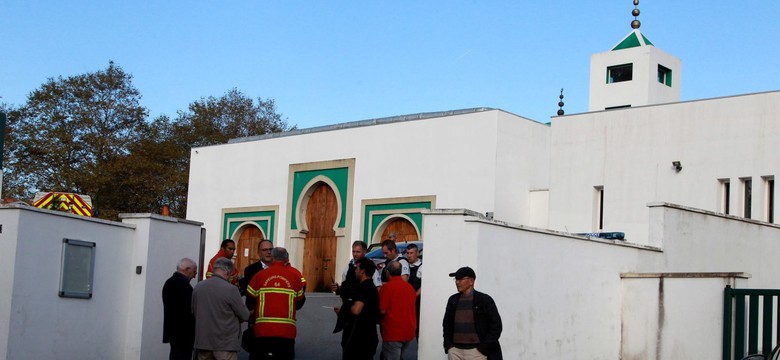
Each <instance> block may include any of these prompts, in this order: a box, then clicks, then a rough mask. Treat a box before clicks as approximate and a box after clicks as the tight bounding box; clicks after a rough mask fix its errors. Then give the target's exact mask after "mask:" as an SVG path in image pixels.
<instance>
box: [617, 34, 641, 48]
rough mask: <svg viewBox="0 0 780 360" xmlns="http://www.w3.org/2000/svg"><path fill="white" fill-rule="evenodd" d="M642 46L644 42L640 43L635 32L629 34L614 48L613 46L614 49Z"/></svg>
mask: <svg viewBox="0 0 780 360" xmlns="http://www.w3.org/2000/svg"><path fill="white" fill-rule="evenodd" d="M637 46H642V44H640V43H639V38H637V37H636V34H635V33H631V34H628V36H626V38H625V39H623V41H621V42H620V44H617V46H615V47H614V48H612V51H615V50H623V49H629V48H632V47H637Z"/></svg>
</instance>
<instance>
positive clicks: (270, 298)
mask: <svg viewBox="0 0 780 360" xmlns="http://www.w3.org/2000/svg"><path fill="white" fill-rule="evenodd" d="M235 249H236V244H235V242H233V241H232V240H225V241H223V242H222V244H221V246H220V250H219V252H218V253H217V255H215V256H214V258H212V259H211V261H210V262H209V265H208V270H207V273H206V279H205V280H204V281H201V282H199V283H198V284H197V285H196V286H195V288H194V289H193V288H192V287H191V286H190V280H192V279H193V278H194V277H195V275H197V264H196V263H195V262H194V261H193V260H191V259H188V258H184V259H181V260H180V261H179V263H178V264H177V266H176V272H175V273H174V274H173V275H172V276H171V277H170V278H169V279H168V280H167V281H166V282H165V285H163V292H162V298H163V310H164V319H163V342H164V343H170V345H171V352H170V356H169V358H170V359H171V360H173V359H182V360H184V359H186V360H191V359H192V355H193V349H195V351H196V354H197V358H198V359H199V360H207V359H216V360H235V359H237V358H238V351H239V350H240V349H241V348H242V347H243V348H245V349H246V350H247V351H249V356H250V359H253V360H254V359H294V358H295V337H296V333H297V327H296V311H297V310H299V309H300V308H301V307H303V305H304V303H305V301H306V297H305V295H304V290H305V287H306V280H305V279H304V278H303V276H302V275H301V272H300V271H298V270H297V269H295V268H294V267H292V266H291V265H290V261H289V254H288V253H287V250H286V249H285V248H283V247H273V244H272V243H271V242H270V241H268V240H263V241H261V242H260V244H259V245H258V251H259V253H260V260H259V261H257V262H256V263H254V264H251V265H249V266H247V268H246V269H245V271H244V274H245V276H244V277H243V278H240V279H239V276H238V271H237V270H236V269H235V266H234V265H233V260H232V257H233V254H234V252H235ZM242 295H243V296H245V297H246V299H245V300H242V299H241V297H242ZM244 322H248V323H249V324H248V326H247V330H246V331H245V332H244V334H243V335H241V324H242V323H244Z"/></svg>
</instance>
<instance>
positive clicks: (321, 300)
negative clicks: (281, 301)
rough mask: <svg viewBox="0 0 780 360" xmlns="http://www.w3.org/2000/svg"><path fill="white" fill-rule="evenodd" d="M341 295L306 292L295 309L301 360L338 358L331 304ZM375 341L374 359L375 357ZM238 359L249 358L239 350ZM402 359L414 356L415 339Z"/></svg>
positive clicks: (414, 358)
mask: <svg viewBox="0 0 780 360" xmlns="http://www.w3.org/2000/svg"><path fill="white" fill-rule="evenodd" d="M340 305H341V299H339V297H338V296H336V295H334V294H331V293H309V294H306V304H305V305H304V306H303V308H302V309H301V310H298V337H297V338H296V340H295V358H296V359H301V360H308V359H317V360H340V359H341V333H337V334H333V333H332V331H333V325H335V323H336V314H335V313H334V312H333V307H334V306H340ZM381 345H382V342H381V341H380V342H379V347H377V352H376V356H374V358H375V359H379V350H380V347H381ZM238 358H239V359H240V360H247V359H249V354H247V353H245V352H242V353H240V354H239V356H238ZM404 360H417V342H416V341H413V342H412V344H411V345H410V346H409V349H407V351H406V354H404Z"/></svg>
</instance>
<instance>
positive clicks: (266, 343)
mask: <svg viewBox="0 0 780 360" xmlns="http://www.w3.org/2000/svg"><path fill="white" fill-rule="evenodd" d="M266 359H268V360H292V359H295V339H287V338H280V337H256V338H255V342H254V344H253V346H252V352H251V353H250V354H249V360H266Z"/></svg>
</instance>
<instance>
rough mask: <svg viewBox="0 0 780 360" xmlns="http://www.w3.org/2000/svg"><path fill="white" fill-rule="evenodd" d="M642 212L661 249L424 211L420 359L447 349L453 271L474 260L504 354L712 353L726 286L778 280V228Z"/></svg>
mask: <svg viewBox="0 0 780 360" xmlns="http://www.w3.org/2000/svg"><path fill="white" fill-rule="evenodd" d="M649 209H650V211H649V212H650V224H651V225H650V226H651V229H652V231H650V233H652V234H653V235H652V236H654V237H656V238H657V239H658V240H659V241H660V242H661V243H662V244H663V245H664V246H663V248H652V247H647V246H643V245H634V244H630V243H625V242H620V241H610V240H607V241H604V240H595V239H589V238H585V237H580V236H574V235H568V234H564V233H557V232H554V231H548V230H541V229H535V228H530V227H523V226H518V225H511V224H507V223H503V222H498V221H489V220H487V219H485V218H483V217H481V216H480V215H478V214H477V213H474V212H470V211H466V210H434V211H431V212H428V213H426V214H425V217H424V224H425V229H426V245H425V248H426V250H425V254H426V255H425V281H424V285H423V299H422V310H421V311H422V314H421V317H422V318H421V331H420V347H419V358H420V359H444V358H445V355H444V352H443V349H442V338H441V336H442V329H441V320H442V317H443V314H444V307H445V304H446V300H447V298H448V297H449V296H450V295H451V294H453V293H455V286H454V282H453V280H452V278H450V277H448V273H449V272H452V271H455V270H456V269H457V268H458V267H460V266H471V267H472V268H474V270H475V271H476V274H477V280H476V284H475V288H476V289H477V290H480V291H483V292H486V293H488V294H490V295H491V296H492V297H493V298H494V299H495V300H496V303H497V304H498V307H499V311H500V312H501V316H502V319H503V323H504V332H503V334H502V336H501V344H502V347H503V349H504V357H505V358H507V359H540V358H550V359H618V358H621V356H622V358H623V359H645V358H656V357H655V356H650V355H651V354H656V353H657V354H659V356H658V357H657V358H661V359H711V358H716V357H718V356H719V355H720V350H721V331H722V319H721V318H722V299H723V287H724V286H725V285H726V284H730V285H732V286H735V287H741V288H745V287H750V288H780V280H777V277H776V274H777V273H779V272H780V264H778V263H777V262H776V261H772V258H773V257H774V256H775V254H777V253H780V227H778V226H777V225H771V224H766V223H761V222H757V221H745V220H743V219H739V218H734V217H727V216H722V215H718V214H715V213H710V212H706V211H702V210H696V209H690V208H684V207H680V206H676V205H670V204H651V206H650V207H649ZM748 239H750V240H748ZM702 272H709V273H708V274H705V273H702ZM712 272H719V273H718V274H713V273H712ZM661 278H665V284H666V285H665V287H659V281H660V280H659V279H661ZM659 289H666V290H665V291H661V290H659ZM659 292H660V293H659ZM659 299H660V300H659ZM661 305H662V306H661ZM659 309H661V310H663V309H666V310H665V311H660V313H661V314H662V315H663V316H660V317H659ZM694 310H696V311H694ZM645 325H646V326H645ZM628 329H633V330H632V332H631V333H627V332H626V331H627V330H628ZM636 329H643V330H642V331H641V332H640V331H638V330H636ZM691 329H695V331H691Z"/></svg>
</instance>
